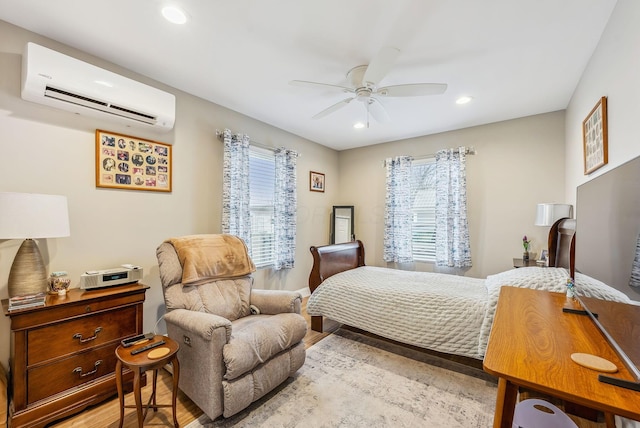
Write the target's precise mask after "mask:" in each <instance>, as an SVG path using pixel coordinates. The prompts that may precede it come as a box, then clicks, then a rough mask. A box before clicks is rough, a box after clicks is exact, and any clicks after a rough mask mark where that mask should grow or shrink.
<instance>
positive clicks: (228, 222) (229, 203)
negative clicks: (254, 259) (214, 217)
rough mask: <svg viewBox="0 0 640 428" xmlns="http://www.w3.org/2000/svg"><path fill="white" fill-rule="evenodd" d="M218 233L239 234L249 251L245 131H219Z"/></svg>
mask: <svg viewBox="0 0 640 428" xmlns="http://www.w3.org/2000/svg"><path fill="white" fill-rule="evenodd" d="M223 141H224V162H223V180H222V233H229V234H231V235H236V236H238V237H239V238H241V239H242V240H243V241H244V242H245V244H247V248H249V253H251V215H250V211H249V195H250V189H249V141H250V138H249V136H248V135H244V134H236V135H232V134H231V131H230V130H228V129H225V130H224V133H223Z"/></svg>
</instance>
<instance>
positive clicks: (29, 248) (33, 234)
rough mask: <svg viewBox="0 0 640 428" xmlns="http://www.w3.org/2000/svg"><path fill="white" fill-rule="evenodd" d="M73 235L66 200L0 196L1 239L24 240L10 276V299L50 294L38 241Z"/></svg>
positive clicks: (49, 197)
mask: <svg viewBox="0 0 640 428" xmlns="http://www.w3.org/2000/svg"><path fill="white" fill-rule="evenodd" d="M69 235H70V233H69V211H68V208H67V197H66V196H58V195H42V194H35V193H11V192H0V239H24V242H23V243H22V245H21V246H20V249H19V250H18V252H17V253H16V256H15V258H14V259H13V264H12V265H11V270H10V272H9V282H8V291H9V297H14V296H19V295H24V294H32V293H39V292H43V291H47V288H48V283H47V271H46V268H45V266H44V263H43V261H42V256H41V255H40V250H39V249H38V245H37V244H36V242H35V241H34V239H35V238H61V237H64V236H69Z"/></svg>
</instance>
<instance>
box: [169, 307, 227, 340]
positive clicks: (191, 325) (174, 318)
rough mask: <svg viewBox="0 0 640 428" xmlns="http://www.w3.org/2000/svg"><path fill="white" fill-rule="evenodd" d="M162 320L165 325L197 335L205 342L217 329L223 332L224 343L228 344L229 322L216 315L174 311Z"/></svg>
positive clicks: (180, 310)
mask: <svg viewBox="0 0 640 428" xmlns="http://www.w3.org/2000/svg"><path fill="white" fill-rule="evenodd" d="M164 320H165V322H166V323H167V324H173V325H175V326H176V327H178V328H179V329H180V330H183V331H188V332H190V333H192V334H197V335H198V336H200V337H201V338H202V339H204V340H205V341H210V340H211V338H212V337H213V334H214V331H216V330H217V329H224V330H225V336H226V343H229V339H230V337H231V321H229V320H228V319H226V318H223V317H221V316H218V315H214V314H208V313H206V312H197V311H189V310H187V309H174V310H172V311H170V312H168V313H167V314H166V315H165V316H164Z"/></svg>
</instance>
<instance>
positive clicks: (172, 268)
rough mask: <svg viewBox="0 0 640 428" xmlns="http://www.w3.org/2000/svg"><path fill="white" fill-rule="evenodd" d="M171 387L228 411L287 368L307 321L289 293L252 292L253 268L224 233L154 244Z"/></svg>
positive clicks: (212, 412)
mask: <svg viewBox="0 0 640 428" xmlns="http://www.w3.org/2000/svg"><path fill="white" fill-rule="evenodd" d="M156 255H157V257H158V265H159V267H160V280H161V282H162V289H163V293H164V300H165V304H166V306H167V313H166V315H165V317H164V319H165V321H166V324H167V331H168V334H169V337H171V338H172V339H174V340H175V341H177V342H178V343H179V344H180V351H179V353H178V360H179V361H180V379H179V387H180V389H181V390H182V391H184V393H185V394H187V396H188V397H189V398H190V399H191V400H193V402H194V403H196V404H197V405H198V407H200V408H201V409H202V410H203V411H204V413H206V415H207V416H209V417H210V418H211V419H215V418H217V417H218V416H220V415H223V416H224V417H229V416H231V415H234V414H235V413H237V412H239V411H240V410H242V409H244V408H246V407H247V406H248V405H249V404H251V403H252V402H254V401H255V400H257V399H259V398H261V397H262V396H264V395H265V394H266V393H268V392H269V391H271V390H272V389H273V388H275V387H276V386H278V385H280V384H281V383H282V382H283V381H284V380H286V379H287V378H288V377H289V376H291V375H292V374H293V373H295V372H296V371H297V370H298V369H299V368H300V367H302V365H303V364H304V360H305V349H304V344H303V342H302V339H303V338H304V336H305V334H306V332H307V323H306V321H305V319H304V318H303V317H302V316H301V315H300V305H301V300H302V297H301V296H300V294H299V293H297V292H292V291H279V290H254V289H252V285H253V278H252V276H251V272H253V271H255V266H254V264H253V262H252V261H251V259H250V258H249V255H248V253H247V248H246V246H245V244H244V242H243V241H242V240H241V239H239V238H237V237H235V236H232V235H190V236H184V237H181V238H174V239H169V240H167V241H165V242H163V243H162V244H161V245H160V246H159V247H158V249H157V250H156Z"/></svg>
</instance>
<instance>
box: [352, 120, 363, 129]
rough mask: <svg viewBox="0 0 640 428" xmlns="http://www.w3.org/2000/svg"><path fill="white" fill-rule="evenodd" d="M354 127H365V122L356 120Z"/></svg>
mask: <svg viewBox="0 0 640 428" xmlns="http://www.w3.org/2000/svg"><path fill="white" fill-rule="evenodd" d="M353 127H354V128H356V129H362V128H364V123H362V122H356V123H355V124H354V125H353Z"/></svg>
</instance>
